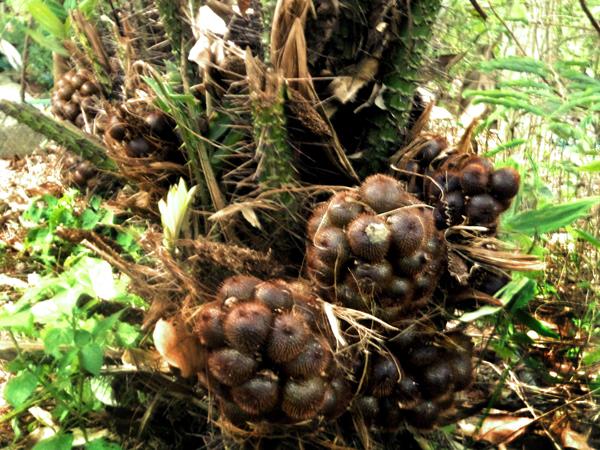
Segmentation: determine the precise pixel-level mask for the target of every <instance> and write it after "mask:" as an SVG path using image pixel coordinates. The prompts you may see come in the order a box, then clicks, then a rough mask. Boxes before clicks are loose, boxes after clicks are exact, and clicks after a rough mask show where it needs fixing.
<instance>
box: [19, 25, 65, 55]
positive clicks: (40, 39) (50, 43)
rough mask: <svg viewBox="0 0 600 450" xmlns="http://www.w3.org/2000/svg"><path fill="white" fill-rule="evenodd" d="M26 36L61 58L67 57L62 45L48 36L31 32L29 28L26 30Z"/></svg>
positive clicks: (37, 31) (38, 32)
mask: <svg viewBox="0 0 600 450" xmlns="http://www.w3.org/2000/svg"><path fill="white" fill-rule="evenodd" d="M27 34H28V35H29V36H31V38H32V39H33V40H34V41H35V42H36V43H38V44H39V45H41V46H42V47H44V48H47V49H48V50H50V51H52V52H54V53H58V54H59V55H61V56H69V52H67V50H65V48H64V47H63V45H62V44H61V43H60V41H59V40H57V39H56V38H54V37H52V36H49V35H48V36H46V35H44V33H42V32H41V31H39V30H33V29H31V28H30V29H28V30H27Z"/></svg>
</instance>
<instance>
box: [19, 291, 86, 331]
mask: <svg viewBox="0 0 600 450" xmlns="http://www.w3.org/2000/svg"><path fill="white" fill-rule="evenodd" d="M81 294H82V292H81V291H80V290H79V289H78V288H75V287H74V288H70V289H65V290H61V291H59V292H58V293H57V294H56V295H55V296H54V297H52V298H50V299H48V300H44V301H41V302H38V303H36V304H35V305H33V306H32V307H31V313H32V314H33V317H34V319H35V321H36V322H39V323H51V322H54V321H56V320H58V319H60V318H61V317H63V316H70V315H71V314H72V313H73V308H75V305H77V300H78V299H79V296H80V295H81Z"/></svg>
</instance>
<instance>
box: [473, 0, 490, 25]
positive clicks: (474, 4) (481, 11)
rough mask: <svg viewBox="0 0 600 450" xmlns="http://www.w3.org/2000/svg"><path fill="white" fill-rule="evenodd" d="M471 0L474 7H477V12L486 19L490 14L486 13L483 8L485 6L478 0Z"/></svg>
mask: <svg viewBox="0 0 600 450" xmlns="http://www.w3.org/2000/svg"><path fill="white" fill-rule="evenodd" d="M469 1H470V2H471V5H473V8H475V11H477V14H479V15H480V16H481V18H482V19H483V20H484V21H486V20H487V18H488V16H487V14H486V13H485V11H484V10H483V8H482V7H481V6H480V5H479V3H477V0H469Z"/></svg>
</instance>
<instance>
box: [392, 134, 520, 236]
mask: <svg viewBox="0 0 600 450" xmlns="http://www.w3.org/2000/svg"><path fill="white" fill-rule="evenodd" d="M397 166H398V167H399V168H400V169H401V175H400V178H401V179H402V180H404V181H405V182H406V183H407V189H408V190H409V192H412V193H414V194H415V195H416V196H417V197H419V198H420V199H422V200H423V201H425V202H426V203H427V204H429V205H431V206H433V207H435V211H434V217H435V223H436V226H437V228H438V229H440V230H443V229H445V228H448V227H450V226H453V225H461V224H465V225H475V226H483V227H487V228H488V231H487V233H486V234H488V235H493V234H495V233H496V230H497V224H498V218H499V216H500V214H501V213H502V212H504V211H505V210H507V209H508V208H509V207H510V205H511V203H512V200H513V198H514V197H515V196H516V195H517V192H518V190H519V184H520V176H519V173H518V172H517V171H516V170H515V169H513V168H510V167H504V168H500V169H494V166H493V164H492V163H491V161H490V160H488V159H487V158H484V157H481V156H476V155H473V154H470V153H465V152H459V151H456V150H449V149H447V143H446V141H445V140H444V139H443V138H440V137H436V136H427V137H423V138H421V142H420V143H419V144H418V145H417V146H416V147H415V148H414V149H412V150H409V151H407V152H406V154H404V155H403V156H402V157H401V158H400V159H399V161H398V162H397Z"/></svg>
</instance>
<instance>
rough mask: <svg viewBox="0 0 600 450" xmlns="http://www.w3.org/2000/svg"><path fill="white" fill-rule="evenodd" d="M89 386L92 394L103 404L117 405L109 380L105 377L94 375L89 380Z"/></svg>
mask: <svg viewBox="0 0 600 450" xmlns="http://www.w3.org/2000/svg"><path fill="white" fill-rule="evenodd" d="M90 388H91V389H92V392H93V393H94V396H95V397H96V398H97V399H98V401H99V402H101V403H102V404H104V405H108V406H117V405H118V403H117V400H116V399H115V392H114V390H113V387H112V384H111V380H110V378H107V377H94V378H92V379H91V380H90Z"/></svg>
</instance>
